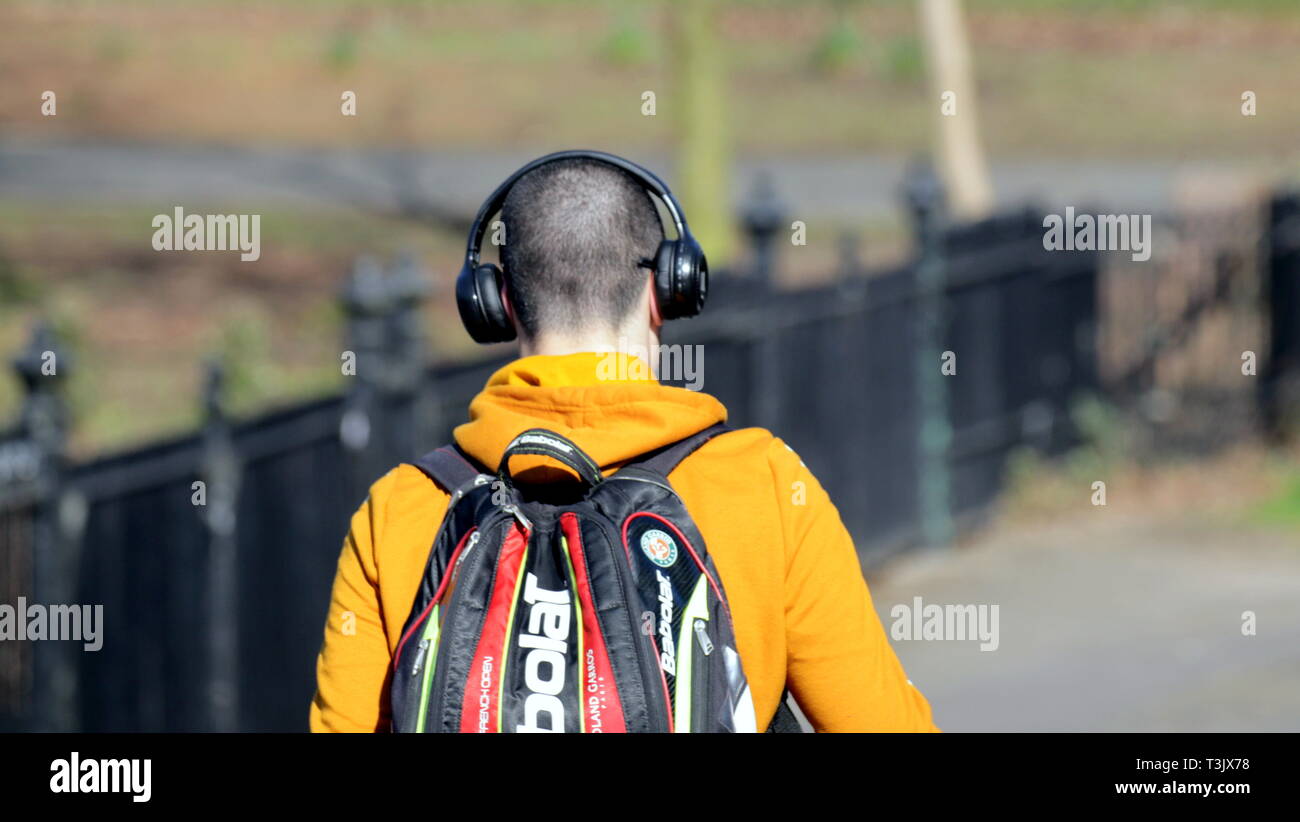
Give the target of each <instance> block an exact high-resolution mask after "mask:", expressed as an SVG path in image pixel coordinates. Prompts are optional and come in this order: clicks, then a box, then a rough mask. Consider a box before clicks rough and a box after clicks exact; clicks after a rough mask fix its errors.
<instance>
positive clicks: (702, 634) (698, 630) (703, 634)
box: [695, 619, 713, 656]
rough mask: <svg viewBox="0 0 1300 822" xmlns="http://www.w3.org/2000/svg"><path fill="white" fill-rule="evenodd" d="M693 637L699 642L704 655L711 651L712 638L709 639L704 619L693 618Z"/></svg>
mask: <svg viewBox="0 0 1300 822" xmlns="http://www.w3.org/2000/svg"><path fill="white" fill-rule="evenodd" d="M695 638H696V639H697V640H699V642H700V650H701V651H703V652H704V655H705V656H708V655H709V654H711V653H713V640H711V639H709V634H708V631H707V630H705V624H704V620H702V619H697V620H695Z"/></svg>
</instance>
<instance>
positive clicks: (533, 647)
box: [515, 574, 573, 734]
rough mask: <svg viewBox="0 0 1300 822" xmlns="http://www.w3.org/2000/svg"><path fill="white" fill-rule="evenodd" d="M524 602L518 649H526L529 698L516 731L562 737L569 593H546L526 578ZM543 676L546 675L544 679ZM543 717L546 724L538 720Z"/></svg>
mask: <svg viewBox="0 0 1300 822" xmlns="http://www.w3.org/2000/svg"><path fill="white" fill-rule="evenodd" d="M524 602H526V603H528V605H529V608H528V615H527V617H525V620H524V632H523V633H521V634H520V635H519V647H521V648H528V649H530V650H529V651H528V655H527V656H526V657H524V684H525V685H526V686H527V687H528V690H529V694H528V697H527V698H526V699H525V700H524V721H523V723H522V724H519V725H516V726H515V731H516V732H518V733H521V734H525V733H564V719H565V717H564V702H563V701H562V700H561V699H560V694H561V693H562V692H563V691H564V678H565V676H566V674H567V673H568V670H569V664H568V656H567V655H568V651H569V618H570V615H571V614H572V613H573V606H571V605H570V604H569V592H568V591H548V590H546V589H545V588H542V587H541V586H540V585H538V584H537V577H536V575H534V574H528V576H527V577H526V578H525V581H524ZM543 672H545V675H543ZM543 716H545V717H546V720H547V721H546V724H545V725H542V724H541V722H540V720H541V719H542V717H543Z"/></svg>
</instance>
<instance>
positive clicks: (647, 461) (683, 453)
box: [627, 422, 732, 477]
mask: <svg viewBox="0 0 1300 822" xmlns="http://www.w3.org/2000/svg"><path fill="white" fill-rule="evenodd" d="M730 430H732V429H731V427H730V426H728V425H727V424H726V423H725V422H720V423H717V424H716V425H711V426H709V427H708V428H705V429H704V430H703V431H697V432H695V433H694V434H691V435H690V436H689V437H687V438H685V439H682V440H678V441H677V442H674V443H672V444H670V445H665V446H664V447H663V448H660V449H659V450H658V451H651V452H650V453H649V454H646V455H643V456H641V457H638V458H637V459H635V460H633V461H632V462H630V463H628V465H627V467H629V468H631V467H633V466H635V467H637V468H643V469H645V470H647V471H653V472H654V473H656V474H659V475H660V476H664V477H666V476H668V474H669V473H671V472H672V470H673V469H674V468H676V467H677V464H678V463H680V462H681V461H682V460H684V459H686V458H687V457H689V456H690V455H691V454H693V453H695V451H696V450H697V449H698V448H699V447H700V446H701V445H703V444H704V443H706V442H708V441H709V440H711V439H713V438H714V437H716V436H717V435H719V434H722V433H725V432H727V431H730Z"/></svg>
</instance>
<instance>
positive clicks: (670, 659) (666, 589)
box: [655, 571, 677, 676]
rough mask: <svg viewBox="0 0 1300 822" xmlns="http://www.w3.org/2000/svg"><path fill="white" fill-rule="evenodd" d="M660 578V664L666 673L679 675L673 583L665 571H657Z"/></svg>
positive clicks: (657, 576) (656, 575) (656, 573)
mask: <svg viewBox="0 0 1300 822" xmlns="http://www.w3.org/2000/svg"><path fill="white" fill-rule="evenodd" d="M655 578H656V579H658V580H659V649H660V650H659V664H660V665H661V666H662V667H663V669H664V673H667V674H671V675H672V676H677V646H676V644H675V643H674V642H673V585H672V583H671V582H669V581H668V577H666V576H664V573H663V571H655Z"/></svg>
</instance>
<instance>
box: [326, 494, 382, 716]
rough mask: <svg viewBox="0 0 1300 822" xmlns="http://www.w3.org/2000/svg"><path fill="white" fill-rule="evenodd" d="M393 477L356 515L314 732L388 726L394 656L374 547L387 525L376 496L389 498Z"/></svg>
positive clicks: (333, 611)
mask: <svg viewBox="0 0 1300 822" xmlns="http://www.w3.org/2000/svg"><path fill="white" fill-rule="evenodd" d="M391 478H392V475H391V474H390V475H389V476H387V477H384V478H383V479H381V480H380V481H379V482H377V483H375V485H374V487H373V488H371V492H370V497H369V499H367V500H366V502H365V503H363V504H362V506H361V508H360V509H359V510H357V512H356V513H355V514H354V515H353V516H352V527H351V529H350V530H349V531H348V535H347V538H346V539H345V540H344V542H343V552H342V554H341V555H340V556H339V565H338V571H337V573H336V574H335V577H334V589H333V593H332V595H331V598H330V609H329V616H328V617H327V618H326V621H325V642H324V644H323V645H322V646H321V651H320V656H319V657H318V658H317V660H316V697H315V699H313V700H312V704H311V716H310V720H309V721H310V726H311V730H312V731H313V732H327V731H351V732H358V733H369V732H373V731H385V730H388V725H389V712H388V699H387V696H386V688H387V681H388V667H389V665H390V663H391V657H390V654H389V650H388V640H387V638H386V637H385V634H384V620H383V613H382V607H381V605H380V601H379V581H378V580H379V577H378V573H377V571H376V566H375V551H374V546H375V545H376V544H377V543H378V541H379V539H380V536H381V533H382V529H383V520H382V510H378V511H377V509H378V508H379V506H377V505H376V500H377V499H383V498H384V496H385V494H384V488H385V487H386V483H391Z"/></svg>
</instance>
